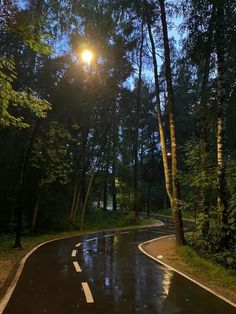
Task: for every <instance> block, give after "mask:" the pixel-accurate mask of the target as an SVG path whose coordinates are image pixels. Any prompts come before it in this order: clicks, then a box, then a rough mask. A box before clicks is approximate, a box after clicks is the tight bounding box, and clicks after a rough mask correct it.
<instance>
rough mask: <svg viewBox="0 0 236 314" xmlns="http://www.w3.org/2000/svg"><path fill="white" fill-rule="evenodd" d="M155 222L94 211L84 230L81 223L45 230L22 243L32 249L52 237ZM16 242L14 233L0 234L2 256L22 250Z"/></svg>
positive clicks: (89, 216) (87, 217)
mask: <svg viewBox="0 0 236 314" xmlns="http://www.w3.org/2000/svg"><path fill="white" fill-rule="evenodd" d="M151 223H153V219H150V218H146V217H145V218H143V217H140V219H139V220H137V219H136V217H135V215H134V214H133V213H132V212H129V213H126V212H116V213H114V212H103V211H101V210H100V211H94V212H91V213H89V214H88V215H86V217H85V224H84V230H83V231H80V230H79V224H78V225H77V226H75V227H74V228H73V229H70V230H65V231H61V232H58V231H57V232H53V231H52V232H45V234H38V235H29V236H25V237H23V238H22V245H23V248H24V251H25V250H30V249H32V248H33V247H35V246H36V245H38V244H40V243H42V242H46V241H49V240H52V239H56V238H61V237H69V236H79V235H81V234H84V233H88V232H95V231H99V230H104V229H113V228H135V227H137V226H139V225H148V224H151ZM13 244H14V236H13V235H0V258H1V256H2V255H3V254H6V253H10V252H17V251H21V250H19V249H12V247H13Z"/></svg>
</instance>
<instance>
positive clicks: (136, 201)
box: [133, 24, 144, 217]
mask: <svg viewBox="0 0 236 314" xmlns="http://www.w3.org/2000/svg"><path fill="white" fill-rule="evenodd" d="M143 41H144V33H143V24H142V35H141V44H140V50H139V62H138V63H139V64H138V67H139V72H138V89H137V104H136V112H135V116H136V123H135V140H134V205H133V210H134V212H135V216H136V217H138V216H139V193H138V189H139V188H138V148H139V118H140V98H141V87H142V68H143Z"/></svg>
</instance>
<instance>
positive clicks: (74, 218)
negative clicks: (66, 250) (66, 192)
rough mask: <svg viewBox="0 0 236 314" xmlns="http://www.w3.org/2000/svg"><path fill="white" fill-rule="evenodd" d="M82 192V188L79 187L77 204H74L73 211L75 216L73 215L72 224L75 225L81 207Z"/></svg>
mask: <svg viewBox="0 0 236 314" xmlns="http://www.w3.org/2000/svg"><path fill="white" fill-rule="evenodd" d="M80 192H81V188H79V189H78V191H77V195H76V201H75V206H74V211H73V216H72V225H73V226H74V225H75V222H76V217H77V212H78V209H79V201H80Z"/></svg>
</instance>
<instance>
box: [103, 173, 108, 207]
mask: <svg viewBox="0 0 236 314" xmlns="http://www.w3.org/2000/svg"><path fill="white" fill-rule="evenodd" d="M107 188H108V184H107V171H106V174H105V181H104V184H103V210H104V211H107Z"/></svg>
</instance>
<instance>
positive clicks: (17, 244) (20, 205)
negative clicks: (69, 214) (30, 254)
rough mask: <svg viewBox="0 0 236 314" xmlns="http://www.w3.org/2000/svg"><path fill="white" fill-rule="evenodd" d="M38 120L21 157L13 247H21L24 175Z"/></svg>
mask: <svg viewBox="0 0 236 314" xmlns="http://www.w3.org/2000/svg"><path fill="white" fill-rule="evenodd" d="M39 123H40V121H39V120H37V121H36V124H35V127H34V129H33V132H32V135H31V138H30V141H29V145H28V147H27V149H26V152H25V155H24V157H23V165H22V171H21V177H20V183H19V185H20V191H19V201H18V207H17V211H16V234H15V243H14V246H13V247H14V248H22V245H21V237H22V225H23V214H24V208H23V207H24V190H25V184H26V175H27V171H28V167H29V162H30V154H31V151H32V148H33V144H34V140H35V138H36V134H37V130H38V127H39Z"/></svg>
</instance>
